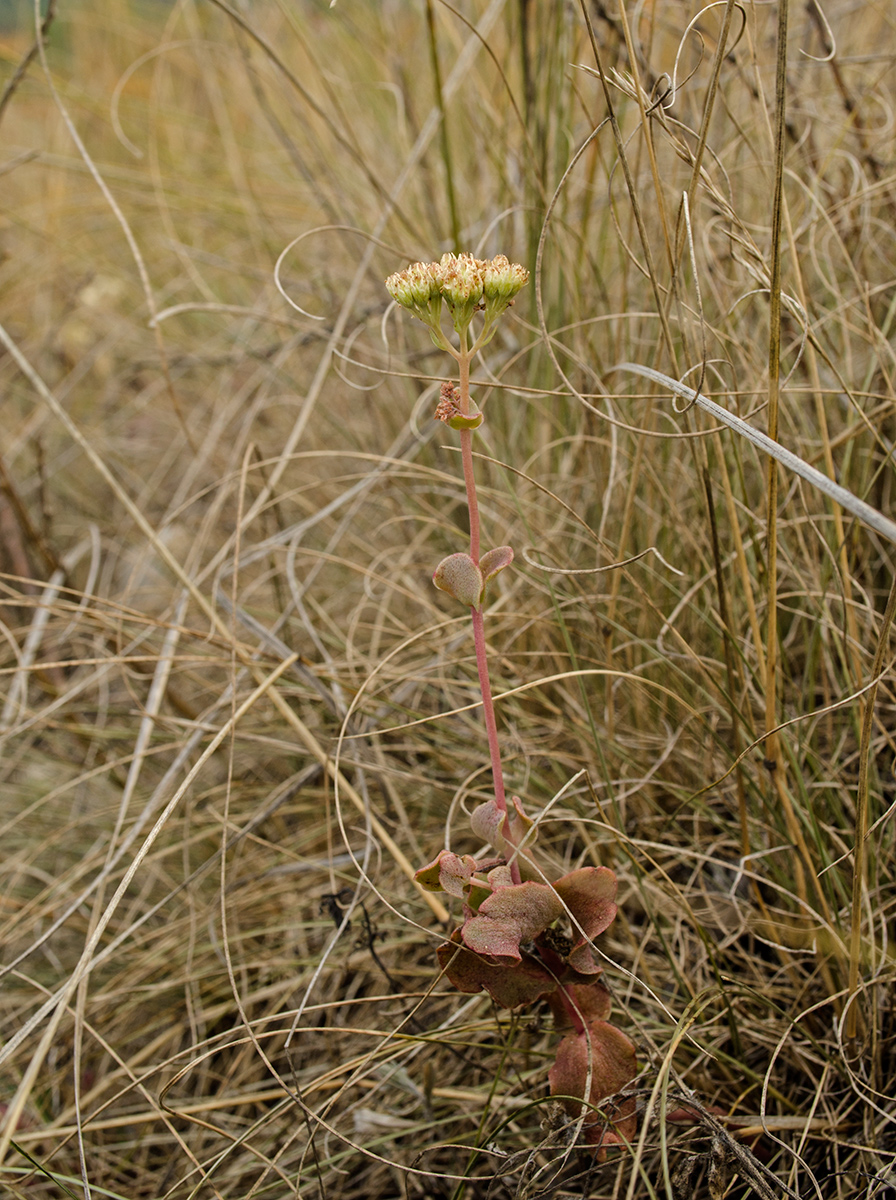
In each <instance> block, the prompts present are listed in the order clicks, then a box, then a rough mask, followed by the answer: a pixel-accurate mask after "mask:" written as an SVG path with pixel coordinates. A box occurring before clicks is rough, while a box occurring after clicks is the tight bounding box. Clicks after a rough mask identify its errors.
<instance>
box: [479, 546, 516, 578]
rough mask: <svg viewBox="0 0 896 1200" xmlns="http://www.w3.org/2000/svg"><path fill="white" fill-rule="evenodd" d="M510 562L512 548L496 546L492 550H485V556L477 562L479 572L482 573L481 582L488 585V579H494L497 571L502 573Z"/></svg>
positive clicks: (511, 560) (511, 559)
mask: <svg viewBox="0 0 896 1200" xmlns="http://www.w3.org/2000/svg"><path fill="white" fill-rule="evenodd" d="M512 562H513V547H512V546H496V547H495V548H494V550H486V552H485V554H483V556H482V557H481V558H480V560H479V570H480V571H481V572H482V578H483V580H484V581H485V582H486V583H488V581H489V580H490V579H494V577H495V576H496V575H497V574H498V572H499V571H503V570H504V568H505V567H509V566H510V564H511V563H512Z"/></svg>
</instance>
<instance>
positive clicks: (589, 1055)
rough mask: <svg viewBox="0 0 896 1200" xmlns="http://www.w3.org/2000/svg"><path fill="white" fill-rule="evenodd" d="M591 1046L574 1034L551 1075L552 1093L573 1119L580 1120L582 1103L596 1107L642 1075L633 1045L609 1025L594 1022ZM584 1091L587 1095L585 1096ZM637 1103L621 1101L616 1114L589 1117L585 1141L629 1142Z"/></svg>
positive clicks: (582, 1036) (565, 1041) (559, 1053)
mask: <svg viewBox="0 0 896 1200" xmlns="http://www.w3.org/2000/svg"><path fill="white" fill-rule="evenodd" d="M588 1034H589V1035H590V1043H591V1044H590V1047H589V1044H588V1040H589V1039H588V1038H586V1036H585V1033H584V1032H582V1033H570V1034H567V1035H566V1037H565V1038H564V1039H563V1040H562V1041H561V1043H560V1045H559V1046H558V1048H557V1058H556V1061H555V1063H554V1065H553V1067H551V1069H550V1071H549V1072H548V1079H549V1081H550V1085H551V1095H552V1096H557V1097H559V1100H560V1103H561V1104H562V1105H563V1107H564V1109H565V1110H566V1111H567V1113H569V1115H570V1116H571V1117H578V1116H579V1115H580V1114H581V1111H582V1101H583V1100H584V1101H587V1102H588V1103H589V1104H598V1103H599V1102H600V1101H601V1100H605V1099H606V1098H607V1097H608V1096H615V1095H616V1093H617V1092H620V1091H621V1090H622V1089H623V1088H624V1087H625V1086H626V1084H628V1083H631V1081H632V1080H633V1079H634V1078H635V1076H636V1075H637V1073H638V1063H637V1060H636V1058H635V1047H634V1046H633V1045H632V1043H631V1041H630V1040H629V1039H628V1038H627V1037H626V1036H625V1034H624V1033H623V1032H622V1030H621V1029H617V1028H616V1026H615V1025H610V1024H608V1023H607V1022H606V1021H594V1022H593V1023H592V1024H591V1025H589V1026H588ZM589 1062H590V1065H591V1086H590V1088H588V1066H589ZM586 1089H587V1091H588V1094H587V1096H586V1094H585V1093H586ZM634 1109H635V1102H634V1100H631V1099H627V1100H623V1101H622V1103H621V1104H620V1105H619V1108H618V1110H617V1115H611V1114H610V1113H608V1114H607V1116H608V1117H609V1118H610V1119H609V1124H608V1125H607V1123H606V1119H605V1117H604V1115H603V1114H602V1113H590V1114H587V1115H586V1117H585V1128H586V1130H587V1134H588V1136H587V1137H586V1140H587V1141H588V1142H589V1143H590V1144H591V1145H594V1146H597V1147H599V1146H601V1145H602V1144H603V1145H605V1146H606V1145H614V1144H615V1145H618V1144H619V1142H620V1140H621V1139H622V1138H624V1139H626V1140H630V1139H631V1138H632V1136H633V1135H634V1132H635V1122H636V1117H635V1111H634Z"/></svg>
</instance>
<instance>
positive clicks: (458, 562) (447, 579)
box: [432, 554, 483, 608]
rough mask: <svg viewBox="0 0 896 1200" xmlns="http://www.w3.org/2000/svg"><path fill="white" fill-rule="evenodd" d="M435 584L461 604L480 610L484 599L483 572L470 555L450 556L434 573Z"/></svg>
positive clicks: (443, 560) (444, 559)
mask: <svg viewBox="0 0 896 1200" xmlns="http://www.w3.org/2000/svg"><path fill="white" fill-rule="evenodd" d="M432 581H433V583H434V584H435V585H436V587H437V588H438V589H439V591H440V592H447V593H448V595H449V596H453V597H454V599H455V600H459V601H460V602H461V604H467V605H469V606H470V608H478V607H479V603H480V601H481V599H482V588H483V582H482V572H481V571H480V570H479V568H478V567H477V566H476V564H475V563H474V562H473V560H472V558H470V556H469V554H449V555H448V557H447V558H443V559H442V561H441V562H440V563H439V565H438V566H437V567H436V569H435V571H434V572H433V577H432Z"/></svg>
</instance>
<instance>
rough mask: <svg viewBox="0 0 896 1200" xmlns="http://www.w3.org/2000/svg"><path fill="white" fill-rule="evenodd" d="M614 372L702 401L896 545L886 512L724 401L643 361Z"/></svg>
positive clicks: (706, 408) (893, 526) (895, 532)
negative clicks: (750, 423)
mask: <svg viewBox="0 0 896 1200" xmlns="http://www.w3.org/2000/svg"><path fill="white" fill-rule="evenodd" d="M612 370H614V371H631V372H632V374H634V375H642V376H643V377H644V378H645V379H652V380H653V381H654V383H659V384H661V385H662V386H663V387H667V388H668V389H669V391H671V392H673V393H674V394H675V395H676V396H680V397H681V398H682V399H683V400H687V401H689V402H690V403H692V404H698V405H699V406H700V408H702V409H703V410H704V412H707V413H709V414H710V415H711V416H712V417H715V419H716V420H718V421H721V422H722V423H723V424H725V425H727V426H728V428H729V429H733V430H734V432H735V433H738V434H740V436H741V437H744V438H746V439H747V441H748V442H752V443H753V445H754V446H756V447H757V448H758V449H760V450H762V451H763V452H764V453H765V454H770V455H771V456H772V457H773V458H776V459H777V460H778V462H779V463H780V464H781V465H782V466H783V467H786V468H787V470H788V471H793V473H794V475H799V477H800V478H801V479H805V480H806V482H807V483H811V484H812V486H813V487H815V488H818V490H819V491H820V492H822V493H823V494H824V495H825V496H827V497H828V498H829V499H831V500H833V501H835V502H836V503H837V504H839V505H840V507H841V508H844V509H846V511H847V512H848V513H850V514H851V515H852V516H854V517H856V518H857V519H858V520H860V521H863V522H864V523H865V524H866V525H867V526H868V527H869V528H870V529H873V530H874V531H875V533H879V534H880V535H881V537H885V538H887V539H888V541H891V542H893V544H894V545H896V522H893V521H891V520H890V518H889V517H885V516H884V514H883V513H882V512H878V510H877V509H876V508H872V507H871V505H870V504H866V502H865V501H864V500H860V499H859V497H858V496H857V495H856V494H855V493H854V492H851V491H849V489H848V488H845V487H841V485H840V484H839V483H835V482H834V481H833V479H829V478H828V477H827V475H823V474H822V472H821V471H819V470H817V469H816V468H815V467H813V466H811V465H810V464H809V463H807V462H806V461H805V460H804V459H802V458H800V457H799V456H798V455H796V454H794V453H793V452H792V451H790V450H788V449H786V448H785V447H784V446H782V445H781V444H780V442H775V441H772V439H771V438H769V437H767V436H766V434H764V433H762V432H761V431H760V430H758V429H754V428H753V426H752V425H748V424H747V422H746V421H743V420H741V418H740V417H736V416H735V415H734V413H730V412H728V410H727V409H725V408H722V406H721V405H720V404H716V403H715V401H713V400H710V399H709V398H708V397H706V396H704V395H703V394H702V393H701V392H695V391H694V390H693V388H689V387H687V386H686V385H685V384H683V383H679V382H678V380H677V379H672V378H671V377H670V376H669V375H664V374H663V372H662V371H655V370H654V369H653V367H642V366H641V365H640V364H639V363H630V362H624V363H619V364H618V365H617V366H615V367H613V368H612Z"/></svg>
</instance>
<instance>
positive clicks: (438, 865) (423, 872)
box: [414, 850, 478, 900]
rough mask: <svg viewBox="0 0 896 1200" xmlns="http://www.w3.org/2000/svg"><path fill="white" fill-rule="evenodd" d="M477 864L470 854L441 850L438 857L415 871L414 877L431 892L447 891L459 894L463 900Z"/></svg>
mask: <svg viewBox="0 0 896 1200" xmlns="http://www.w3.org/2000/svg"><path fill="white" fill-rule="evenodd" d="M477 865H478V864H477V862H476V860H475V859H474V858H472V857H471V856H470V855H469V854H464V855H460V854H452V853H451V851H450V850H440V851H439V854H438V857H436V858H435V859H434V860H433V861H432V862H431V863H429V864H428V865H427V866H425V867H421V868H420V870H419V871H416V872H415V873H414V878H415V879H416V880H417V882H418V883H419V884H420V885H421V887H425V888H426V889H427V890H428V891H430V892H447V893H448V895H449V896H457V898H458V899H459V900H461V899H463V896H464V889H465V888H466V887H467V886H468V884H469V882H470V880H471V878H472V877H473V872H474V871H475V870H476V868H477Z"/></svg>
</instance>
